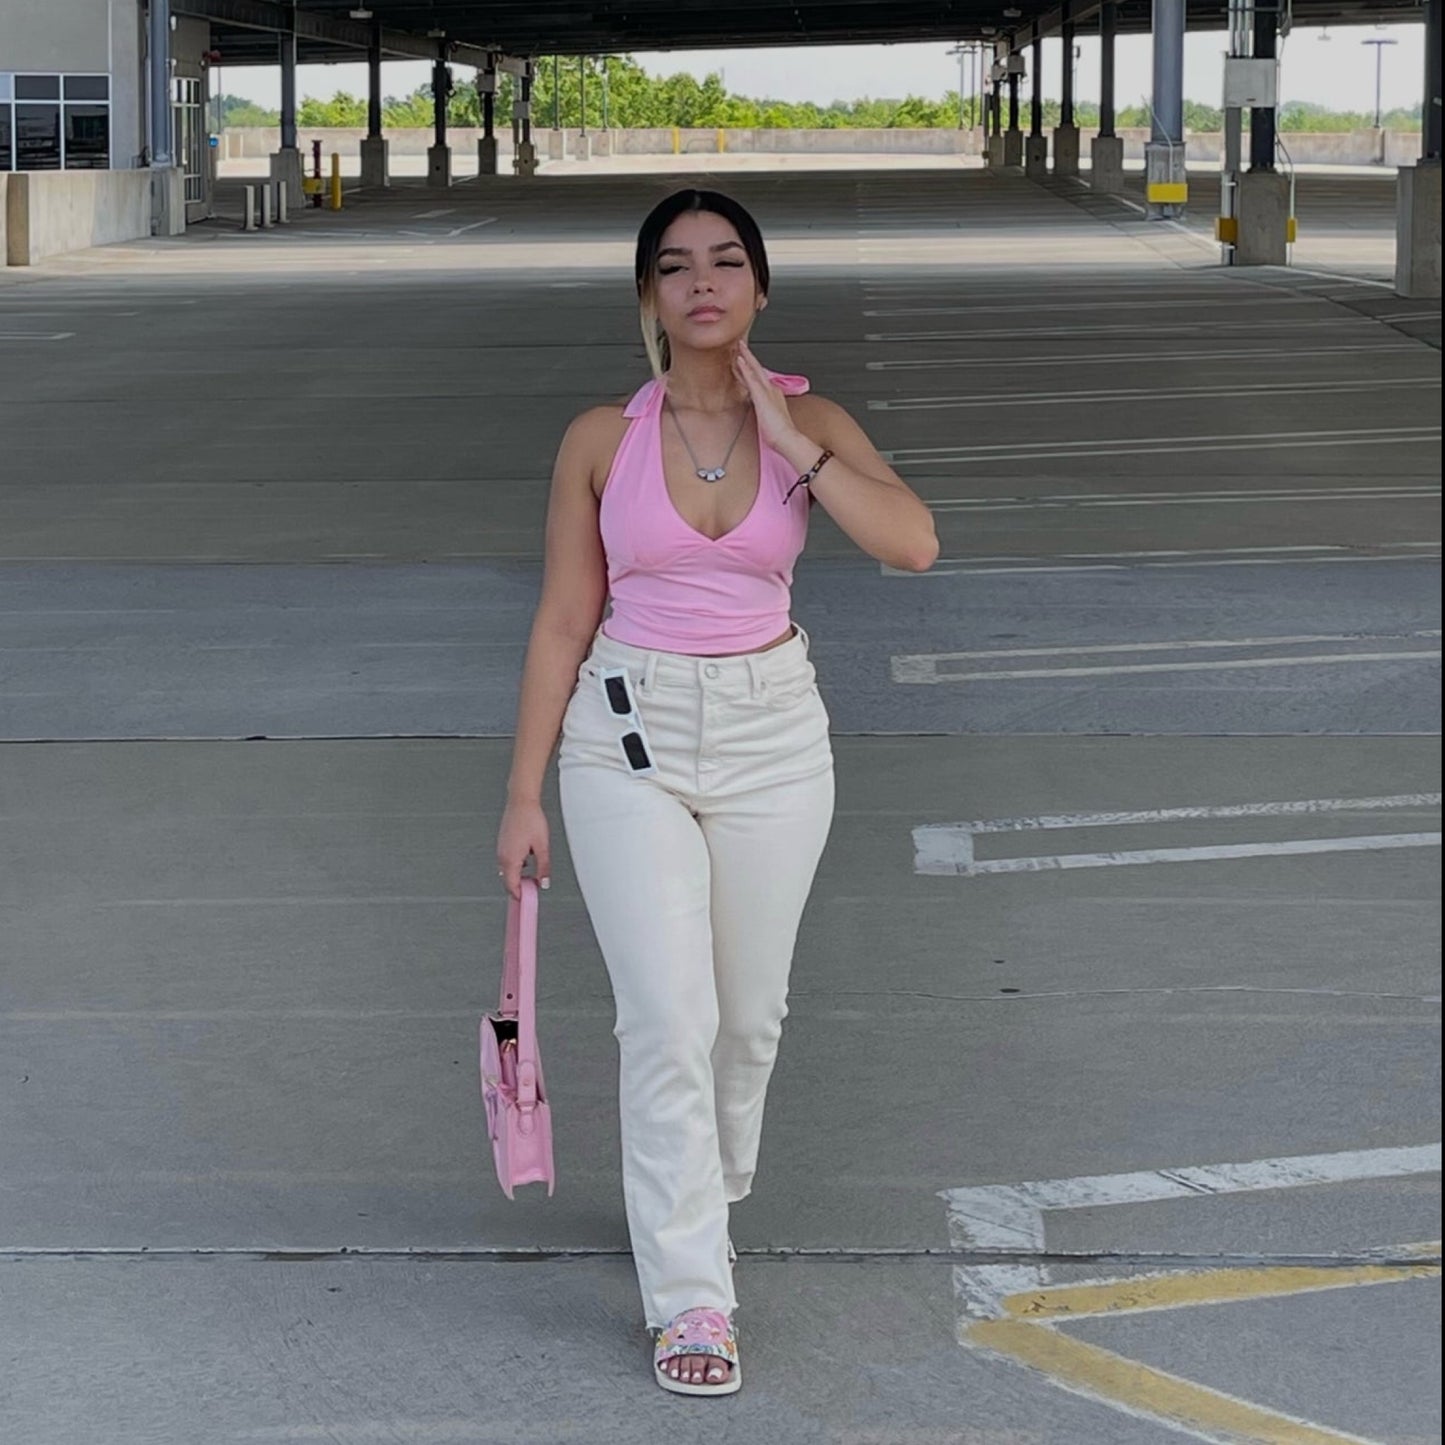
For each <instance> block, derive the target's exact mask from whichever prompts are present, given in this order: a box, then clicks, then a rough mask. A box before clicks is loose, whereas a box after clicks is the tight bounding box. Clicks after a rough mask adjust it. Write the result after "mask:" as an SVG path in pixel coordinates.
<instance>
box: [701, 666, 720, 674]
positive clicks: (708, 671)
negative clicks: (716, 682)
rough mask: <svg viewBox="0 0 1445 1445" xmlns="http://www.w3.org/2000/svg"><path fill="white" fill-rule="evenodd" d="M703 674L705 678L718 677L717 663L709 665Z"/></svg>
mask: <svg viewBox="0 0 1445 1445" xmlns="http://www.w3.org/2000/svg"><path fill="white" fill-rule="evenodd" d="M702 673H703V676H704V677H716V676H717V675H718V668H717V665H716V664H715V663H709V664H708V665H707V666H706V667H705V668H703V670H702Z"/></svg>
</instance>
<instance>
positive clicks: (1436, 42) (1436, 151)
mask: <svg viewBox="0 0 1445 1445" xmlns="http://www.w3.org/2000/svg"><path fill="white" fill-rule="evenodd" d="M1440 40H1441V36H1440V0H1426V3H1425V95H1424V102H1425V104H1424V120H1423V122H1422V126H1421V129H1422V132H1423V133H1422V135H1421V141H1422V146H1421V152H1420V154H1421V159H1422V160H1427V161H1438V160H1439V159H1440Z"/></svg>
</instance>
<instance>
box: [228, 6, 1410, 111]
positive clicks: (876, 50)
mask: <svg viewBox="0 0 1445 1445" xmlns="http://www.w3.org/2000/svg"><path fill="white" fill-rule="evenodd" d="M1375 39H1379V40H1386V39H1389V40H1394V41H1396V42H1397V43H1396V44H1394V45H1390V46H1386V47H1385V48H1384V49H1383V51H1382V52H1381V57H1382V59H1381V85H1380V91H1381V98H1382V104H1383V107H1384V109H1385V110H1389V109H1391V108H1392V107H1394V106H1412V105H1415V104H1418V102H1419V100H1420V96H1421V94H1422V92H1423V90H1424V64H1425V62H1424V54H1425V52H1424V42H1425V29H1424V26H1423V25H1377V26H1349V27H1345V28H1331V29H1328V30H1321V29H1318V28H1312V29H1298V30H1295V31H1294V32H1293V33H1292V34H1290V35H1289V36H1287V37H1286V38H1285V40H1284V42H1283V45H1282V58H1281V65H1280V99H1281V101H1282V102H1284V101H1292V100H1300V101H1313V102H1317V103H1319V104H1321V105H1328V106H1330V107H1331V108H1332V109H1335V110H1356V111H1370V110H1372V109H1373V108H1374V104H1375V50H1374V48H1373V47H1366V46H1365V45H1364V44H1363V43H1362V42H1364V41H1365V40H1375ZM1079 45H1080V48H1081V50H1082V54H1081V55H1080V57H1079V67H1078V72H1077V80H1076V91H1075V93H1076V95H1077V97H1078V98H1079V99H1080V100H1097V99H1098V98H1099V79H1098V76H1099V45H1098V41H1097V40H1096V39H1092V38H1090V37H1089V36H1087V35H1085V36H1083V37H1081V38H1080V40H1079ZM1149 47H1150V39H1149V37H1148V36H1147V35H1124V36H1120V37H1119V40H1118V42H1117V49H1116V51H1115V62H1116V65H1117V73H1118V79H1117V82H1116V87H1117V90H1116V97H1115V99H1116V101H1117V103H1118V104H1119V105H1120V106H1125V105H1133V104H1137V103H1138V101H1139V100H1140V99H1141V97H1143V96H1144V95H1146V94H1147V93H1148V90H1149V74H1150V49H1149ZM949 48H950V47H949V46H948V45H946V44H943V43H933V44H924V45H840V46H830V47H828V48H827V49H826V50H824V49H822V48H813V49H801V48H793V49H783V48H780V49H776V50H713V51H699V50H691V51H686V50H676V51H664V52H660V53H656V54H638V55H637V56H636V59H637V61H638V62H639V64H641V65H642V66H643V68H644V69H646V70H648V71H650V72H652V73H654V74H657V75H670V74H673V73H675V72H676V71H679V70H685V71H689V72H691V73H692V74H694V75H696V76H698V77H699V78H701V77H702V76H704V75H706V74H707V73H708V72H709V71H712V70H721V71H722V72H723V77H724V80H725V82H726V85H727V87H728V89H729V90H730V91H732V92H733V93H735V94H738V95H747V96H753V97H757V98H762V97H766V98H768V99H770V100H795V101H802V100H812V101H816V102H818V103H819V104H820V105H826V104H827V103H828V102H829V101H832V100H857V99H861V98H863V97H865V96H873V97H886V98H891V99H899V98H901V97H903V96H905V95H909V94H913V95H923V96H927V97H928V98H930V99H937V98H938V97H939V96H941V95H943V94H944V93H945V92H946V91H949V90H953V89H956V88H957V87H958V82H959V66H958V60H957V58H956V57H954V56H951V55H950V54H949V53H948V51H949ZM1061 48H1062V47H1061V42H1060V41H1058V40H1046V41H1045V42H1044V94H1045V95H1046V96H1049V97H1055V98H1056V97H1057V96H1058V93H1059V88H1060V87H1059V76H1060V50H1061ZM1224 49H1225V37H1224V34H1223V32H1213V33H1211V32H1199V33H1191V34H1190V35H1188V36H1187V37H1186V38H1185V42H1184V94H1185V96H1186V97H1187V98H1188V99H1190V100H1197V101H1202V102H1204V103H1206V104H1218V102H1219V96H1220V86H1221V77H1222V64H1221V62H1222V57H1223V55H1224ZM823 55H826V57H827V64H826V65H822V64H819V57H820V56H823ZM462 74H463V75H466V74H468V72H467V71H465V70H463V71H462ZM430 81H431V64H430V62H428V61H394V62H390V63H388V64H387V65H386V66H385V68H384V70H383V72H382V90H383V93H384V94H386V95H397V96H400V95H407V94H410V93H411V92H412V91H413V90H415V89H416V88H417V87H418V86H420V85H426V84H430ZM221 84H222V88H223V89H224V90H225V92H226V93H227V94H228V95H239V96H245V97H247V98H248V99H251V100H254V101H256V102H257V103H258V104H260V105H263V106H265V107H267V108H268V109H272V110H274V109H275V108H276V107H277V106H279V105H280V103H281V82H280V74H279V71H278V70H277V69H276V68H275V67H266V68H256V69H251V68H247V69H236V70H228V71H224V72H223V74H222V78H221ZM297 90H298V92H299V93H300V95H301V96H302V97H306V96H315V97H317V98H320V99H329V98H330V97H331V96H332V95H333V94H334V93H335V92H336V91H338V90H345V91H349V92H350V93H351V94H353V95H364V94H365V93H366V67H365V65H308V66H302V67H301V69H300V71H299V72H298V75H297ZM1028 93H1029V88H1028V85H1027V84H1026V85H1025V88H1024V94H1025V96H1027V95H1028Z"/></svg>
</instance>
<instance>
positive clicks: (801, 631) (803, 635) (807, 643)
mask: <svg viewBox="0 0 1445 1445" xmlns="http://www.w3.org/2000/svg"><path fill="white" fill-rule="evenodd" d="M793 626H794V627H796V628H797V629H798V638H799V640H800V641H801V642H802V644H803V651H804V653H806V652H807V651H808V649H809V647H811V646H812V641H811V639H810V638H809V637H808V630H807V628H805V627H802V626H800V625H799V624H798V623H796V622H795V623H793Z"/></svg>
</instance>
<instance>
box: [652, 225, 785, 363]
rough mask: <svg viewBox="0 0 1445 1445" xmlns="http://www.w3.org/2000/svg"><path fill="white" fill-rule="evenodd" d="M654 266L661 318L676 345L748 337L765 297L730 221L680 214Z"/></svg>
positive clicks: (699, 346) (707, 346)
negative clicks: (655, 267)
mask: <svg viewBox="0 0 1445 1445" xmlns="http://www.w3.org/2000/svg"><path fill="white" fill-rule="evenodd" d="M656 264H657V274H656V278H655V282H654V284H655V286H656V296H657V317H658V320H659V321H660V322H661V323H662V329H663V330H664V331H665V332H666V333H667V335H668V339H669V340H670V341H671V342H672V345H673V347H674V349H676V348H677V347H678V346H690V347H692V348H694V349H695V350H699V351H705V350H713V349H715V348H718V347H727V346H731V345H733V343H735V342H737V341H739V340H741V339H742V338H744V337H745V336H746V335H747V333H748V328H749V327H750V326H751V325H752V324H753V320H754V318H755V317H756V316H757V314H758V311H759V310H760V309H761V305H760V303H761V302H762V299H763V298H762V297H760V296H759V295H758V289H757V278H756V277H755V276H754V274H753V268H752V263H751V262H750V261H749V260H748V253H747V251H746V250H745V249H744V248H743V243H742V241H741V240H740V239H739V238H738V233H737V231H736V230H734V229H733V226H732V223H731V222H730V221H726V220H724V219H723V217H721V216H718V215H715V214H714V213H713V212H711V211H690V212H688V213H687V214H686V215H682V216H679V217H678V218H677V220H675V221H674V222H673V223H672V225H670V226H669V227H668V228H667V230H666V231H664V232H663V235H662V244H661V246H660V247H659V248H658V253H657V263H656Z"/></svg>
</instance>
